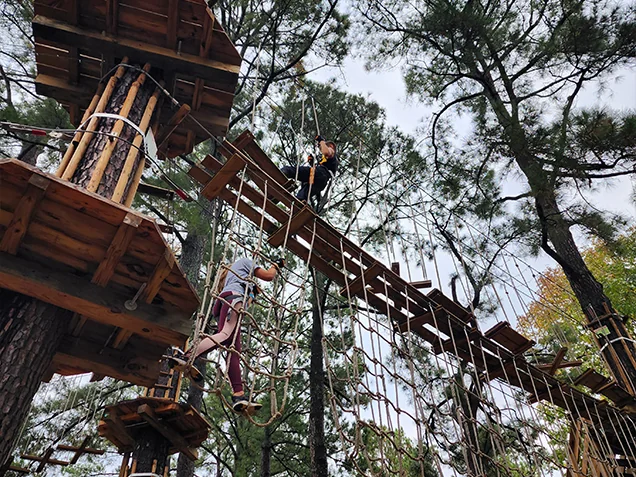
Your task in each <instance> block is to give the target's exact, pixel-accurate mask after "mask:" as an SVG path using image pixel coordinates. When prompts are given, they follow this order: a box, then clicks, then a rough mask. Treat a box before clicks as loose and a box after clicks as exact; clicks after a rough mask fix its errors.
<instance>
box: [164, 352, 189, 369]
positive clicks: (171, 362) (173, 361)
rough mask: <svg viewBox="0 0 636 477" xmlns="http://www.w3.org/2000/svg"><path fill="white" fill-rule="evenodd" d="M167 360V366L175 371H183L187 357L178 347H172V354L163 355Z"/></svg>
mask: <svg viewBox="0 0 636 477" xmlns="http://www.w3.org/2000/svg"><path fill="white" fill-rule="evenodd" d="M164 357H165V358H166V360H167V361H168V367H169V368H170V369H174V370H175V371H179V372H181V373H182V372H184V371H185V369H186V368H187V366H188V358H187V356H186V354H185V353H184V352H183V351H182V350H181V349H179V348H172V354H170V355H164Z"/></svg>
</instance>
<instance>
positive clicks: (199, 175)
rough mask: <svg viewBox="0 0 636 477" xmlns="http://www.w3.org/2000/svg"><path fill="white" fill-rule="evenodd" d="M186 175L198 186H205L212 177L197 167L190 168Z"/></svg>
mask: <svg viewBox="0 0 636 477" xmlns="http://www.w3.org/2000/svg"><path fill="white" fill-rule="evenodd" d="M188 175H189V176H190V177H192V178H193V179H194V180H195V181H197V182H199V183H200V184H203V185H205V184H207V183H208V182H210V181H211V180H212V176H211V175H210V174H208V173H207V172H205V171H204V170H203V169H201V168H200V167H199V166H192V167H191V168H190V170H188Z"/></svg>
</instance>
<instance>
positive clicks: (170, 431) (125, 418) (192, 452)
mask: <svg viewBox="0 0 636 477" xmlns="http://www.w3.org/2000/svg"><path fill="white" fill-rule="evenodd" d="M148 426H150V427H152V428H153V429H155V430H156V431H158V432H159V433H160V434H162V435H163V436H164V437H165V438H166V439H167V440H168V441H170V443H171V448H170V453H171V454H174V453H176V452H181V453H183V454H185V455H186V456H187V457H188V458H190V459H192V460H195V459H196V458H197V450H196V448H197V447H199V446H200V445H201V443H203V441H205V439H206V438H207V436H208V431H209V429H210V424H209V423H208V422H207V421H206V420H205V418H204V417H203V416H202V415H201V414H199V412H198V411H197V410H196V409H194V408H193V407H192V406H190V405H189V404H183V403H177V402H174V401H172V400H170V399H159V398H151V397H139V398H137V399H133V400H130V401H123V402H120V403H118V404H116V405H114V406H108V407H107V408H106V412H105V414H104V417H103V419H102V420H101V421H100V422H99V427H98V430H99V435H100V436H101V437H105V438H106V439H108V440H109V441H110V442H112V443H113V445H115V447H117V449H119V451H120V452H131V451H132V450H134V446H135V436H136V434H137V433H138V432H139V431H140V430H142V429H144V428H147V427H148Z"/></svg>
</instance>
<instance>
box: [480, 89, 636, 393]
mask: <svg viewBox="0 0 636 477" xmlns="http://www.w3.org/2000/svg"><path fill="white" fill-rule="evenodd" d="M494 91H495V89H494V88H490V89H486V90H485V94H486V97H487V98H488V99H489V101H490V104H491V106H492V108H493V110H494V112H495V114H496V116H497V118H498V121H499V124H500V125H501V126H502V127H503V128H504V130H505V131H506V135H507V137H508V141H509V147H510V150H511V152H512V154H513V156H514V158H515V161H516V163H517V165H518V166H519V168H520V169H521V171H522V173H523V174H524V175H525V177H526V180H527V181H528V185H529V186H530V190H531V193H532V196H533V197H534V199H535V206H536V209H537V216H538V217H539V220H540V222H541V227H542V235H543V240H542V244H541V247H542V249H543V250H544V251H545V252H546V253H547V254H548V255H549V256H550V257H552V258H553V259H554V260H555V261H556V262H557V263H558V264H559V265H560V266H561V268H562V269H563V272H564V273H565V276H566V278H567V279H568V282H569V283H570V287H571V288H572V291H573V292H574V294H575V295H576V298H577V300H578V302H579V304H580V305H581V309H582V310H583V313H584V314H585V316H586V317H587V319H588V322H589V323H590V326H591V328H592V330H597V329H599V328H602V327H604V326H607V329H608V335H607V336H605V337H597V336H596V334H595V336H596V341H597V344H598V345H599V347H600V348H601V349H602V351H601V354H602V356H603V359H604V360H605V362H606V364H607V366H608V369H609V370H610V372H611V373H612V375H613V376H614V379H615V380H616V381H617V382H618V384H619V385H621V386H622V387H623V388H624V389H625V390H627V391H628V392H629V393H630V394H631V395H632V396H636V345H635V344H634V341H633V339H632V337H631V336H630V335H629V332H628V330H627V328H626V327H625V325H624V323H623V322H622V320H621V319H620V317H619V315H618V313H616V310H614V308H613V306H612V303H611V301H610V299H609V298H608V297H607V295H605V292H604V291H603V285H601V284H600V283H599V282H598V281H597V280H596V278H595V277H594V275H593V274H592V272H591V271H590V270H589V268H588V267H587V265H586V263H585V261H584V260H583V256H582V255H581V252H580V250H579V248H578V246H577V245H576V242H575V241H574V237H573V236H572V233H571V232H570V224H569V223H568V221H567V220H566V218H565V217H564V216H563V213H562V212H561V210H560V208H559V204H558V201H557V192H556V187H555V185H554V181H553V180H552V179H553V177H552V174H556V172H552V173H550V172H548V171H545V170H544V169H543V167H542V165H541V162H540V161H538V160H537V159H536V158H535V156H534V155H533V154H532V152H531V149H530V146H529V142H528V138H527V136H526V133H525V131H524V128H523V126H522V125H521V123H520V122H519V119H518V117H516V116H515V115H511V114H510V113H508V111H507V110H506V108H505V106H504V102H503V100H502V99H501V98H500V97H499V96H498V95H497V94H496V93H495V92H494ZM602 317H605V318H604V319H603V320H599V318H602Z"/></svg>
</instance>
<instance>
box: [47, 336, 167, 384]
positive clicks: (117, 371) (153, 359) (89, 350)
mask: <svg viewBox="0 0 636 477" xmlns="http://www.w3.org/2000/svg"><path fill="white" fill-rule="evenodd" d="M158 354H159V355H160V353H158ZM157 358H158V356H156V355H155V356H148V357H146V356H142V355H140V353H138V352H137V351H136V350H134V349H130V350H127V351H122V350H118V349H113V348H103V347H102V346H100V345H99V344H97V343H95V342H93V341H89V340H87V339H82V338H71V337H65V338H64V339H63V342H62V346H61V347H60V348H59V350H58V352H57V353H56V355H55V356H54V358H53V364H54V365H55V366H64V367H71V368H75V369H80V370H84V372H91V371H92V372H94V373H97V374H103V375H104V376H110V377H112V378H115V379H119V380H121V381H126V382H129V383H134V384H137V385H139V386H152V385H153V384H154V382H155V381H156V379H157V376H159V368H160V363H159V361H158V359H157Z"/></svg>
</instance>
